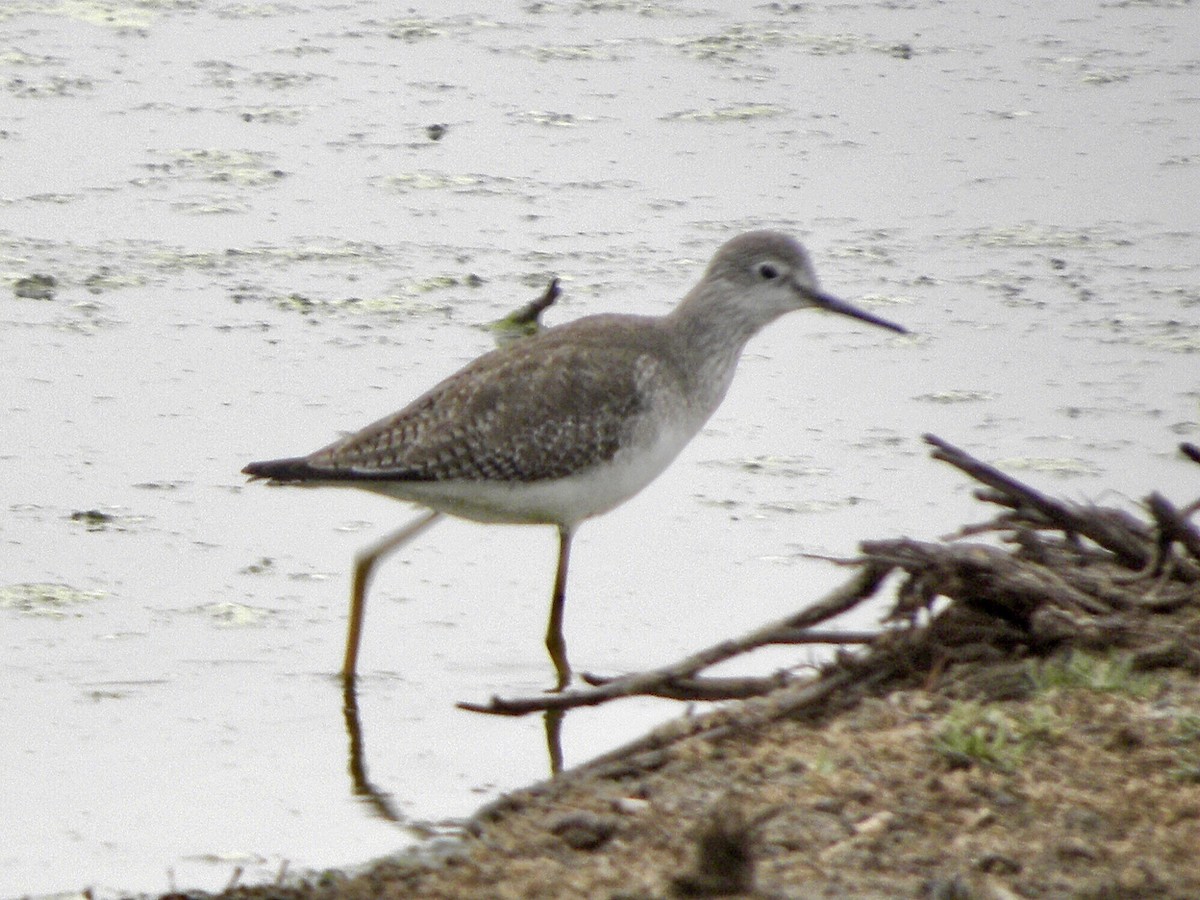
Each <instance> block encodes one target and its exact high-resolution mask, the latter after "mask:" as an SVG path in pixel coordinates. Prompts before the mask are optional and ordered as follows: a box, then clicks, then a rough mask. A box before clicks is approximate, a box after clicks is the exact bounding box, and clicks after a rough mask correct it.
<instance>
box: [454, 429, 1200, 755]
mask: <svg viewBox="0 0 1200 900" xmlns="http://www.w3.org/2000/svg"><path fill="white" fill-rule="evenodd" d="M925 440H926V441H927V442H928V443H929V444H930V445H932V447H933V448H934V450H933V456H934V458H936V459H939V460H942V461H944V462H947V463H949V464H950V465H952V466H954V467H956V468H958V469H960V470H961V471H962V472H964V473H966V474H967V475H969V476H970V477H971V478H972V479H974V480H975V481H977V482H979V483H980V484H981V485H982V487H981V488H979V489H978V490H977V492H976V496H977V497H978V498H979V499H980V500H982V501H985V502H987V503H991V504H994V505H996V506H999V507H1001V509H1002V510H1003V511H1002V512H1001V513H1000V514H999V515H997V516H996V517H995V518H994V519H992V520H990V521H988V522H986V523H983V524H980V525H975V526H970V527H967V528H964V529H963V530H962V531H960V532H959V533H958V534H957V535H954V536H953V537H952V538H951V539H948V540H946V541H939V542H925V541H915V540H908V539H899V540H883V541H868V542H865V543H863V544H862V546H861V551H862V553H861V556H859V557H857V558H854V559H850V560H839V561H837V562H838V564H840V565H845V566H850V567H854V568H855V569H856V570H857V571H856V573H855V575H854V576H853V577H852V578H851V579H850V580H849V581H847V582H846V583H845V584H844V585H842V586H841V587H840V588H838V589H837V590H835V591H833V592H832V593H831V594H829V595H828V596H826V597H824V598H823V599H821V600H820V601H818V602H816V603H814V604H810V605H808V606H806V607H805V608H804V609H802V610H801V611H799V612H797V613H796V614H794V615H792V616H789V617H787V618H786V619H783V620H780V621H778V622H773V623H771V624H769V625H766V626H764V627H762V628H759V629H756V630H755V631H753V632H750V633H749V634H746V635H743V636H741V637H739V638H734V639H730V640H727V641H723V642H721V643H720V644H717V645H715V646H713V647H709V648H707V649H705V650H702V651H700V652H699V653H696V654H693V655H692V656H689V657H687V658H686V659H682V660H680V661H678V662H676V663H673V664H672V665H669V666H665V667H663V668H660V669H654V670H651V671H647V672H641V673H636V674H633V675H627V676H623V677H621V678H615V679H611V680H603V679H598V678H589V679H588V682H589V683H588V686H586V687H583V688H579V689H575V690H569V691H564V692H562V693H559V694H546V695H541V696H537V697H529V698H518V699H501V698H499V697H494V698H492V700H491V701H490V702H489V703H485V704H470V703H464V704H461V705H462V706H463V708H465V709H470V710H474V711H476V712H485V713H492V714H497V715H524V714H527V713H530V712H536V711H544V712H547V713H548V714H557V713H560V712H561V711H563V710H567V709H571V708H573V707H578V706H594V705H597V704H600V703H604V702H607V701H609V700H613V699H617V698H620V697H629V696H637V695H650V696H657V697H669V698H675V699H680V700H687V701H692V700H721V699H731V698H745V697H754V696H759V695H766V694H770V702H769V703H767V704H764V708H763V711H762V715H764V716H775V715H781V714H788V713H794V712H797V711H800V710H802V709H815V708H816V707H818V706H820V705H826V706H827V703H826V701H828V700H829V699H830V698H831V697H834V696H835V695H836V696H837V697H838V698H839V699H841V700H843V701H845V702H853V701H854V699H855V698H857V697H861V696H862V695H863V693H864V692H867V691H875V690H878V689H880V688H881V687H883V686H884V685H891V684H897V683H899V682H903V681H909V682H912V681H914V680H916V681H917V682H918V683H921V682H931V681H936V680H937V679H939V678H942V677H953V675H952V672H953V670H954V668H955V666H956V664H958V663H963V662H972V661H988V660H995V661H1002V660H1004V659H1013V660H1021V659H1024V658H1026V657H1029V656H1040V655H1045V654H1047V653H1050V652H1052V651H1054V650H1055V649H1058V648H1060V647H1062V646H1064V645H1067V646H1075V647H1082V648H1120V649H1122V650H1124V651H1127V652H1129V653H1130V654H1131V655H1132V662H1133V665H1134V667H1135V668H1142V669H1145V668H1154V667H1162V666H1182V667H1185V668H1189V669H1193V670H1195V671H1200V627H1198V623H1200V530H1198V529H1197V527H1196V526H1195V525H1194V524H1192V523H1191V522H1190V521H1189V519H1190V518H1191V517H1192V516H1193V515H1194V514H1195V513H1196V512H1197V511H1198V510H1200V501H1194V502H1191V503H1190V504H1189V505H1187V506H1184V507H1177V506H1175V505H1174V504H1172V503H1171V501H1169V500H1168V499H1167V498H1166V497H1164V496H1162V495H1161V494H1158V493H1152V494H1150V496H1148V497H1147V498H1146V499H1145V501H1144V504H1143V510H1142V515H1141V516H1140V517H1139V516H1135V515H1133V514H1131V513H1129V512H1125V511H1123V510H1119V509H1113V508H1107V507H1101V506H1093V505H1089V504H1080V503H1073V502H1068V501H1063V500H1056V499H1053V498H1051V497H1048V496H1046V495H1045V494H1042V493H1040V492H1039V491H1036V490H1034V489H1033V488H1030V487H1028V486H1027V485H1024V484H1022V483H1021V482H1019V481H1017V480H1015V479H1013V478H1011V477H1010V476H1008V475H1005V474H1004V473H1002V472H1000V471H999V470H997V469H995V468H993V467H991V466H989V465H987V464H985V463H983V462H980V461H979V460H977V459H975V458H973V457H971V456H970V455H968V454H967V453H965V452H964V451H962V450H960V449H959V448H957V447H954V446H952V445H950V444H948V443H947V442H945V441H943V440H941V439H940V438H937V437H934V436H932V435H927V436H926V437H925ZM1180 450H1181V452H1182V453H1183V454H1184V456H1185V457H1187V458H1189V459H1191V460H1192V461H1194V462H1197V463H1200V448H1197V447H1195V446H1193V445H1191V444H1183V445H1182V446H1181V447H1180ZM1197 474H1200V469H1198V470H1197ZM980 535H993V536H996V537H998V538H999V542H998V543H997V542H992V543H984V542H982V541H979V540H965V539H966V538H971V537H976V536H980ZM998 544H999V545H998ZM885 584H886V585H887V586H889V587H890V586H892V585H895V593H894V600H893V601H892V608H891V611H890V613H889V614H888V616H887V617H886V619H885V626H884V627H883V628H881V629H880V630H878V631H875V632H869V633H867V632H847V631H835V630H827V629H818V628H817V626H819V625H822V624H824V623H826V622H829V621H830V620H832V619H834V618H836V617H837V616H840V615H842V614H843V613H845V612H847V611H848V610H850V609H853V608H854V607H856V606H858V605H860V604H862V603H864V602H865V601H867V600H868V599H869V598H871V597H873V596H875V595H876V594H877V593H879V592H880V591H881V590H882V589H883V588H884V586H885ZM816 642H820V643H830V644H837V645H842V646H846V645H859V648H858V649H855V650H843V651H842V652H841V653H839V654H838V656H837V658H836V659H835V660H834V661H832V662H831V663H829V664H828V665H827V666H825V667H824V668H823V669H822V670H821V671H820V672H819V673H817V675H816V676H815V677H814V676H812V675H799V674H795V673H792V672H782V673H778V674H776V675H774V676H771V677H768V678H749V679H747V678H736V679H727V678H715V677H709V676H703V675H701V674H700V673H701V672H702V671H703V670H704V669H707V668H709V667H711V666H713V665H715V664H717V663H719V662H723V661H725V660H727V659H730V658H732V657H734V656H737V655H739V654H743V653H748V652H750V651H752V650H754V649H757V648H759V647H763V646H766V645H769V644H799V643H816ZM1001 668H1002V667H1001ZM993 690H1002V689H1000V688H996V687H995V686H993ZM837 705H839V706H840V705H842V703H838V704H837ZM548 721H549V720H548ZM743 724H744V723H743ZM661 737H664V736H660V738H661ZM630 749H631V748H628V747H627V748H623V750H622V752H628V751H629V750H630Z"/></svg>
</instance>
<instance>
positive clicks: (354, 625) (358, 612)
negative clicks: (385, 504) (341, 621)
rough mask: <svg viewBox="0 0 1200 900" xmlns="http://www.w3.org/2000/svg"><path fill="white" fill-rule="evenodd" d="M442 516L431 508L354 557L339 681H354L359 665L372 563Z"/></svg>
mask: <svg viewBox="0 0 1200 900" xmlns="http://www.w3.org/2000/svg"><path fill="white" fill-rule="evenodd" d="M441 517H442V514H441V513H440V512H437V511H436V510H430V511H429V512H427V513H425V514H424V515H423V516H421V517H420V518H419V519H417V520H416V521H413V522H409V523H408V524H407V525H405V526H404V527H403V528H401V529H400V530H399V531H395V532H393V533H392V534H389V535H388V536H387V537H385V538H384V539H383V540H382V541H380V542H379V543H378V544H374V545H372V546H370V547H368V548H367V549H366V550H363V551H362V552H360V553H359V554H358V555H357V556H356V557H354V585H353V587H352V588H351V590H350V621H349V623H348V628H347V630H346V659H345V661H344V662H343V663H342V681H344V682H345V683H347V684H350V683H353V681H354V678H355V676H356V674H357V673H356V671H355V670H356V669H357V668H358V642H359V639H360V638H361V637H362V620H363V610H364V608H365V606H366V602H367V585H369V584H370V583H371V575H372V573H373V572H374V569H375V564H376V563H377V562H379V560H380V559H381V558H382V557H384V556H387V555H388V554H389V553H391V552H392V551H394V550H398V549H399V548H400V547H402V546H404V545H405V544H407V543H408V542H409V541H411V540H412V539H413V538H415V537H416V536H417V535H418V534H420V533H421V532H422V531H424V530H425V529H426V528H428V527H429V526H430V525H432V524H433V523H434V522H436V521H437V520H438V519H440V518H441Z"/></svg>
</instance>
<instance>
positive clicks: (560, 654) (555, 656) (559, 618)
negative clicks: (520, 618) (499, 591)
mask: <svg viewBox="0 0 1200 900" xmlns="http://www.w3.org/2000/svg"><path fill="white" fill-rule="evenodd" d="M570 557H571V529H570V528H567V527H566V526H565V525H562V526H559V529H558V572H557V573H556V574H555V576H554V596H552V597H551V598H550V624H549V625H548V626H547V628H546V649H547V650H549V651H550V661H551V662H553V663H554V671H555V672H557V673H558V682H557V683H556V684H555V686H554V690H555V691H561V690H562V689H563V688H565V687H566V686H567V684H568V683H570V681H571V666H570V665H569V664H568V663H567V642H566V640H564V639H563V632H562V624H563V607H564V606H565V605H566V600H567V562H568V560H569V559H570Z"/></svg>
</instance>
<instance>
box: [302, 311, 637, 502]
mask: <svg viewBox="0 0 1200 900" xmlns="http://www.w3.org/2000/svg"><path fill="white" fill-rule="evenodd" d="M570 337H571V339H566V338H568V336H567V335H563V336H561V337H560V336H559V335H556V334H555V333H554V332H549V333H547V334H545V335H543V336H541V337H538V338H534V339H529V340H523V341H518V342H516V343H515V344H513V345H510V346H509V347H506V348H504V349H502V350H497V351H493V352H492V353H489V354H487V355H485V356H482V357H480V358H479V359H477V360H475V361H474V362H473V363H471V364H469V365H468V366H466V367H465V368H464V369H462V370H460V371H459V372H457V373H455V374H454V375H451V376H450V377H449V378H447V379H446V380H445V381H443V382H441V383H440V384H438V385H437V386H436V387H434V388H433V389H432V390H430V391H428V392H427V393H425V394H424V395H423V396H421V397H419V398H418V399H417V400H415V401H414V402H413V403H411V404H409V406H407V407H405V408H404V409H403V410H401V411H400V412H398V413H395V414H394V415H391V416H388V417H387V418H385V419H381V420H380V421H378V422H376V423H374V424H372V425H369V426H367V427H366V428H364V429H363V430H361V431H359V432H356V433H355V434H352V435H350V436H348V437H346V438H343V439H342V440H340V441H337V442H336V443H334V444H331V445H330V446H328V447H326V448H324V449H323V450H319V451H317V452H316V453H314V454H312V455H311V456H309V457H307V458H306V459H305V463H307V466H306V468H307V470H308V471H307V473H306V477H309V478H312V477H320V476H321V475H322V474H324V475H325V477H330V478H334V479H348V480H358V479H371V480H393V479H394V480H400V481H443V480H450V479H461V480H468V481H484V480H493V479H494V480H501V481H523V482H528V481H539V480H544V479H552V478H561V477H564V476H566V475H570V474H572V473H575V472H579V471H581V470H584V469H586V468H588V467H590V466H592V465H595V464H597V463H600V462H603V461H605V460H608V459H611V458H612V456H613V454H614V453H615V452H616V451H617V449H618V447H619V446H620V445H621V443H622V440H623V439H625V438H626V437H627V433H628V429H629V427H630V422H631V420H632V419H633V418H635V417H636V415H637V413H638V412H640V411H641V409H642V407H643V404H644V402H645V398H644V397H643V396H642V393H641V391H640V389H639V386H638V381H639V379H638V373H637V369H638V358H639V356H640V355H641V352H640V350H639V349H638V348H636V347H631V346H626V345H622V344H620V342H615V343H608V344H605V343H601V342H594V341H588V340H580V335H578V334H576V335H573V336H570Z"/></svg>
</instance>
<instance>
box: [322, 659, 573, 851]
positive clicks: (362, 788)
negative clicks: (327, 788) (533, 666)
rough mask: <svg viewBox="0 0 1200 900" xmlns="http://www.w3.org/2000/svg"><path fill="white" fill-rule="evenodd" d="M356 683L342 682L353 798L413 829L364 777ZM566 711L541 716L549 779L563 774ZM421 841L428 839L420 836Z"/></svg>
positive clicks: (385, 794) (388, 796) (383, 793)
mask: <svg viewBox="0 0 1200 900" xmlns="http://www.w3.org/2000/svg"><path fill="white" fill-rule="evenodd" d="M355 685H356V682H355V681H353V680H346V681H343V682H342V715H343V716H344V717H345V720H346V737H347V738H348V739H349V750H350V754H349V759H348V761H347V765H346V770H347V771H348V772H349V773H350V784H351V789H352V790H353V793H354V796H355V797H357V798H358V799H360V800H362V801H363V802H364V803H365V804H366V805H367V806H368V807H369V808H370V809H371V810H372V811H373V812H374V813H375V815H377V816H379V817H380V818H381V819H386V820H387V821H389V822H395V823H397V824H398V825H408V826H409V827H412V828H416V827H417V826H415V825H413V824H412V823H410V822H409V821H408V818H407V817H406V816H405V815H404V814H403V813H402V812H400V810H399V809H398V808H397V806H396V803H395V801H394V800H393V799H392V795H391V794H389V793H388V792H387V791H385V790H383V789H382V788H380V787H379V786H378V785H377V784H374V783H373V782H372V781H371V779H370V776H369V775H368V774H367V761H366V758H367V756H366V744H365V741H364V740H363V730H362V722H361V720H360V719H359V715H358V692H357V689H356V687H355ZM565 716H566V710H563V709H552V710H547V711H546V713H545V714H544V715H543V724H544V725H545V732H546V755H547V758H548V761H549V769H550V775H551V776H554V775H557V774H558V773H559V772H561V771H562V766H563V752H562V723H563V719H564V718H565ZM420 836H421V837H426V836H427V835H426V834H424V833H423V832H422V833H421V834H420Z"/></svg>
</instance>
